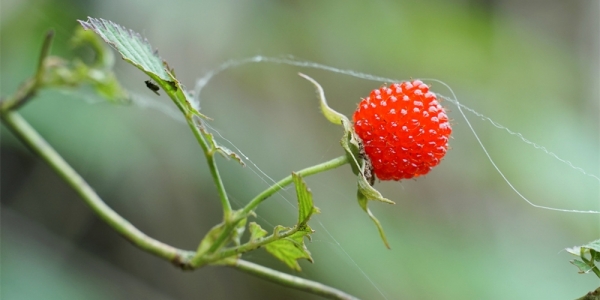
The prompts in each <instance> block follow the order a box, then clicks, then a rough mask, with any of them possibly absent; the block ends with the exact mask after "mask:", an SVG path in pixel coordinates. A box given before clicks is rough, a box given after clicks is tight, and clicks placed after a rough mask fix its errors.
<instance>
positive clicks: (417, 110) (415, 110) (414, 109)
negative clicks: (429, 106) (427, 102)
mask: <svg viewBox="0 0 600 300" xmlns="http://www.w3.org/2000/svg"><path fill="white" fill-rule="evenodd" d="M413 111H414V112H416V113H419V112H421V110H420V109H419V108H418V107H415V108H413Z"/></svg>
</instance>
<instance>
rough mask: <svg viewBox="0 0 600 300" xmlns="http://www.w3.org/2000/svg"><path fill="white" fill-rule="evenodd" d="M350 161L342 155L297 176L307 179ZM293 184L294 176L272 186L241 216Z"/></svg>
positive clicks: (242, 211)
mask: <svg viewBox="0 0 600 300" xmlns="http://www.w3.org/2000/svg"><path fill="white" fill-rule="evenodd" d="M348 162H349V161H348V157H347V156H346V155H342V156H340V157H336V158H334V159H332V160H329V161H326V162H324V163H320V164H318V165H315V166H312V167H308V168H306V169H303V170H300V171H298V172H296V173H297V174H299V175H301V176H302V177H307V176H310V175H314V174H317V173H321V172H324V171H327V170H331V169H335V168H337V167H339V166H343V165H344V164H347V163H348ZM291 183H292V175H289V176H287V177H285V178H283V179H281V180H280V181H278V182H277V183H275V184H274V185H272V186H271V187H269V188H268V189H266V190H264V191H263V192H262V193H260V194H258V195H257V196H256V197H254V199H252V200H251V201H250V202H249V203H248V204H247V205H246V206H245V207H244V208H243V209H242V210H241V211H240V213H239V215H241V216H247V215H248V214H249V213H250V212H251V211H252V210H254V209H255V208H256V207H257V206H258V205H259V204H260V203H262V202H263V201H264V200H266V199H267V198H269V197H271V196H272V195H273V194H275V193H277V192H278V191H280V190H281V189H283V188H284V187H286V186H288V185H289V184H291Z"/></svg>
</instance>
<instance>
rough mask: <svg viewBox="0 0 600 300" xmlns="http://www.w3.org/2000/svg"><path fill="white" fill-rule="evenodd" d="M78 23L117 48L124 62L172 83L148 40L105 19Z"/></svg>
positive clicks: (91, 19)
mask: <svg viewBox="0 0 600 300" xmlns="http://www.w3.org/2000/svg"><path fill="white" fill-rule="evenodd" d="M78 21H79V24H81V26H83V28H84V29H86V30H88V29H91V30H93V31H94V32H96V34H98V35H99V36H100V37H101V38H102V39H103V40H104V41H105V42H107V43H108V44H110V45H111V46H112V47H113V48H115V50H117V51H118V52H119V53H120V54H121V56H122V57H123V59H124V60H126V61H128V62H129V63H131V64H133V65H134V66H136V67H137V68H139V69H140V70H142V71H144V72H146V73H147V74H153V75H154V76H156V77H158V78H160V79H162V80H164V81H172V78H171V76H169V74H168V73H167V70H165V66H164V64H163V60H162V59H161V58H160V56H158V51H156V50H153V49H152V46H151V45H150V43H149V42H148V40H147V39H145V38H143V37H142V36H141V35H140V34H139V33H137V32H135V31H133V30H131V29H127V28H125V27H123V26H121V25H119V24H115V23H113V22H112V21H108V20H104V19H96V18H92V17H88V20H87V21H81V20H78Z"/></svg>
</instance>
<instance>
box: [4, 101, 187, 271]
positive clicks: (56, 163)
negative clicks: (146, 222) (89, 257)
mask: <svg viewBox="0 0 600 300" xmlns="http://www.w3.org/2000/svg"><path fill="white" fill-rule="evenodd" d="M2 121H3V122H4V124H5V125H6V126H7V127H8V128H9V129H10V130H11V131H12V132H13V133H14V134H15V135H16V136H17V137H18V138H19V139H21V141H22V142H23V143H24V144H25V145H27V146H28V147H29V148H30V149H31V150H32V151H33V152H35V153H36V154H37V155H39V157H41V158H42V159H43V160H44V161H45V162H46V163H48V164H49V165H50V167H52V169H54V171H55V172H56V173H57V174H58V175H60V177H62V178H63V180H65V181H66V182H67V183H68V184H69V185H70V186H71V187H72V188H73V189H74V190H75V191H76V192H77V193H78V194H79V196H81V198H83V200H84V201H85V202H86V203H87V204H88V205H89V206H90V207H91V208H92V210H93V211H94V212H95V213H96V214H97V215H98V216H99V217H100V218H101V219H102V220H103V221H104V222H106V223H107V224H108V225H109V226H110V227H112V228H113V229H114V230H115V231H117V232H118V233H119V234H121V235H122V236H123V237H125V238H126V239H127V240H129V241H130V242H132V243H133V244H134V245H136V246H138V247H139V248H141V249H143V250H145V251H147V252H150V253H152V254H154V255H156V256H159V257H162V258H165V259H167V260H169V261H171V262H173V263H175V264H177V265H180V266H182V267H183V266H185V265H187V262H188V261H189V259H190V258H191V256H192V255H193V252H190V251H184V250H180V249H177V248H174V247H172V246H170V245H167V244H165V243H162V242H160V241H157V240H155V239H153V238H151V237H149V236H147V235H146V234H144V233H143V232H141V231H140V230H139V229H137V228H136V227H135V226H133V225H132V224H131V223H129V221H127V220H125V219H124V218H123V217H121V216H120V215H119V214H118V213H116V212H115V211H114V210H112V209H111V208H110V207H109V206H108V205H106V203H104V201H102V199H101V198H100V196H98V194H96V192H94V190H93V189H92V188H91V187H90V186H89V185H88V183H87V182H86V181H85V180H84V179H83V178H82V177H81V176H80V175H79V174H78V173H77V172H76V171H75V170H74V169H73V168H72V167H71V166H70V165H69V164H68V163H67V162H66V161H65V160H64V159H63V158H62V157H61V156H60V154H58V153H57V152H56V150H54V148H52V146H50V144H48V142H46V140H44V138H43V137H42V136H40V135H39V133H38V132H37V131H36V130H35V129H33V128H32V127H31V125H29V123H27V121H26V120H25V119H23V117H21V115H19V114H18V113H17V112H13V111H6V112H3V113H2Z"/></svg>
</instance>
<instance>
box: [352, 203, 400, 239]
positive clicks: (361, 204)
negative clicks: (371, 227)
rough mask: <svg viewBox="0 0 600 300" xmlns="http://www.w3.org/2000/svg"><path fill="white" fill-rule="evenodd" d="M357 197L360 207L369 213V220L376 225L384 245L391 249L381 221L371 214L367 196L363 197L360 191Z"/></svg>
mask: <svg viewBox="0 0 600 300" xmlns="http://www.w3.org/2000/svg"><path fill="white" fill-rule="evenodd" d="M356 197H357V199H358V205H360V207H361V208H362V209H363V210H364V211H365V212H366V213H367V215H369V218H371V220H372V221H373V223H375V226H376V227H377V230H378V231H379V236H380V237H381V240H382V241H383V244H385V247H386V248H388V249H391V248H390V243H388V240H387V237H386V236H385V232H383V227H382V226H381V223H379V220H378V219H377V218H376V217H375V216H374V215H373V213H371V210H370V209H369V207H368V205H369V200H368V198H367V197H365V195H363V194H362V193H361V192H360V191H358V192H357V193H356Z"/></svg>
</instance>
